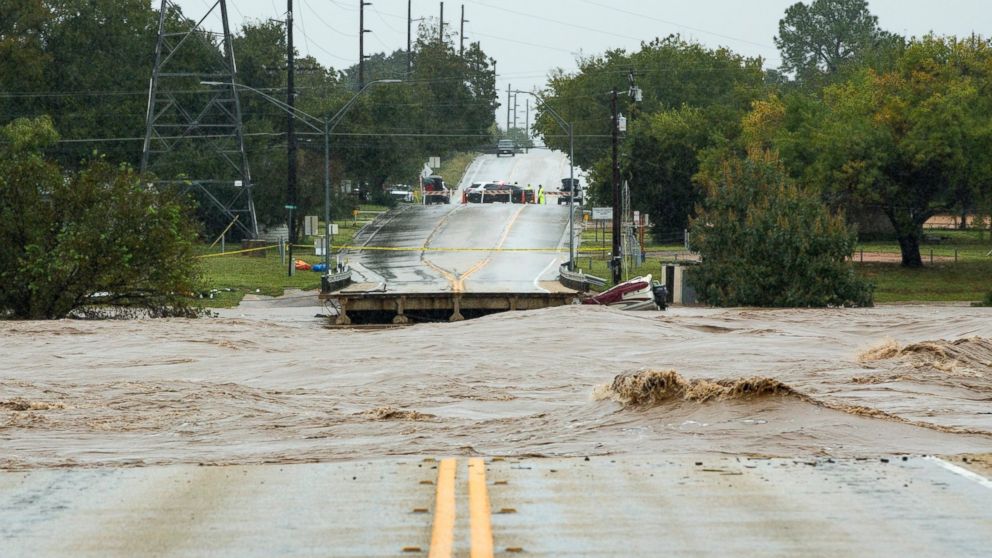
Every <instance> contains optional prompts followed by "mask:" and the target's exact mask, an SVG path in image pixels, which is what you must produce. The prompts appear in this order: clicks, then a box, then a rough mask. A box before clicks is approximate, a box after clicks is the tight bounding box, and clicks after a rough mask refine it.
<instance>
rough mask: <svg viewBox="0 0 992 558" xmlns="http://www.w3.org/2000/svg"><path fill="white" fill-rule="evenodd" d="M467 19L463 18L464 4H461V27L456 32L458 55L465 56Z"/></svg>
mask: <svg viewBox="0 0 992 558" xmlns="http://www.w3.org/2000/svg"><path fill="white" fill-rule="evenodd" d="M466 23H468V20H467V19H465V4H462V28H461V31H460V32H459V34H458V37H459V46H458V56H461V57H462V58H465V24H466Z"/></svg>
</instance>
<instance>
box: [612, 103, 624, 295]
mask: <svg viewBox="0 0 992 558" xmlns="http://www.w3.org/2000/svg"><path fill="white" fill-rule="evenodd" d="M610 110H611V111H612V112H613V126H612V128H613V129H612V130H611V135H612V137H613V265H612V267H613V284H614V285H618V284H620V281H621V277H623V269H622V266H623V254H621V253H620V240H621V238H620V237H621V234H622V232H621V226H620V225H621V220H622V219H623V215H622V214H621V209H622V208H621V206H620V113H619V111H618V109H617V90H616V88H615V87H614V88H613V91H612V92H611V94H610Z"/></svg>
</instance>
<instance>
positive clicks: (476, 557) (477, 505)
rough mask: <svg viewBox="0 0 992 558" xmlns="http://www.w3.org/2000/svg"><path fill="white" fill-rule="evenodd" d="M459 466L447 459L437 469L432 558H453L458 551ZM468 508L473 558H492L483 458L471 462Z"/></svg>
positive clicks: (490, 527) (489, 517) (489, 512)
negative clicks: (457, 479)
mask: <svg viewBox="0 0 992 558" xmlns="http://www.w3.org/2000/svg"><path fill="white" fill-rule="evenodd" d="M457 469H458V463H457V461H456V460H455V459H444V460H442V461H441V463H440V464H439V465H438V468H437V491H436V492H437V495H436V502H435V504H434V525H433V527H432V529H431V549H430V554H429V555H428V556H429V558H451V557H452V556H453V555H454V548H455V518H456V505H455V476H456V472H457ZM468 508H469V526H470V532H471V554H470V556H471V558H492V556H493V528H492V515H491V514H492V512H491V510H490V505H489V489H488V487H487V485H486V462H485V461H484V460H482V459H480V458H474V459H470V460H469V462H468Z"/></svg>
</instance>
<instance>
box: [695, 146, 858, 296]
mask: <svg viewBox="0 0 992 558" xmlns="http://www.w3.org/2000/svg"><path fill="white" fill-rule="evenodd" d="M700 180H701V182H702V183H703V185H704V186H705V188H706V190H707V197H706V199H705V201H704V202H703V206H702V208H701V209H700V212H699V215H698V217H697V218H696V219H694V220H693V222H692V226H691V228H692V236H691V240H692V247H693V249H694V250H696V251H698V252H699V253H700V254H701V256H702V263H701V264H700V265H699V266H697V267H696V268H695V269H693V270H692V271H691V272H690V275H689V280H690V281H691V283H692V284H693V285H694V286H695V287H696V289H697V291H698V292H699V295H700V298H701V299H702V300H703V301H704V302H707V303H709V304H713V305H715V306H768V307H826V306H870V305H871V304H872V287H871V286H870V285H869V284H867V283H865V282H864V281H862V280H861V279H859V278H858V277H856V276H855V274H854V271H853V269H852V267H851V264H850V263H849V262H848V261H847V259H848V258H849V257H850V256H851V254H852V253H853V251H854V246H855V235H854V234H853V233H852V232H851V231H850V230H849V229H848V227H847V225H846V224H845V222H844V219H843V217H842V216H840V215H835V214H831V213H830V212H829V210H828V209H827V208H826V207H825V206H824V205H823V203H822V201H821V199H820V197H819V195H818V194H817V193H816V192H814V191H812V190H810V189H807V188H803V187H800V186H798V185H797V184H795V183H794V182H793V181H792V180H791V179H790V178H788V176H787V174H786V172H785V170H784V168H783V166H782V164H781V163H780V161H779V160H778V157H777V155H775V154H773V153H768V152H761V151H754V152H752V153H751V154H750V155H749V156H748V158H747V159H745V160H729V161H723V162H722V164H721V168H719V169H718V170H716V171H715V172H710V173H708V174H702V175H700Z"/></svg>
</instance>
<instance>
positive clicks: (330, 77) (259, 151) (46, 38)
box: [0, 0, 497, 319]
mask: <svg viewBox="0 0 992 558" xmlns="http://www.w3.org/2000/svg"><path fill="white" fill-rule="evenodd" d="M149 4H150V3H149V2H148V0H4V1H3V2H0V318H6V317H13V318H31V319H42V318H62V317H65V316H69V315H76V316H79V315H85V314H86V313H87V312H90V311H91V310H92V309H93V308H100V307H104V308H106V307H113V308H130V309H132V311H142V312H145V313H148V314H151V315H157V316H161V315H183V316H185V315H195V314H197V310H196V308H195V307H194V306H193V303H192V298H191V296H192V293H194V292H195V291H196V289H197V288H198V286H199V281H200V275H199V274H200V270H199V266H198V265H197V264H196V260H195V259H194V257H193V256H194V254H195V251H196V240H197V236H200V237H201V238H202V237H203V236H204V235H205V234H210V235H212V236H213V235H216V234H217V233H218V232H219V231H220V230H221V229H223V228H224V227H225V226H226V225H227V223H226V222H224V220H220V219H218V218H217V212H210V211H207V209H208V206H207V204H206V203H202V202H203V200H202V199H199V200H198V199H196V198H194V197H193V196H192V194H191V191H187V192H183V191H182V190H181V189H173V188H169V187H162V186H159V187H151V188H150V187H149V186H148V185H149V184H150V183H156V180H155V179H156V178H157V179H162V180H173V181H176V180H178V181H179V182H180V183H181V182H182V180H184V179H186V180H191V179H193V178H199V179H209V178H210V177H212V176H218V175H222V174H223V173H225V172H229V171H227V170H226V167H225V169H222V168H220V167H224V165H225V164H226V163H225V162H223V161H221V160H220V158H219V157H216V156H211V155H210V154H209V153H203V152H201V151H205V150H204V149H203V148H200V151H198V148H197V146H196V145H194V144H187V145H185V146H177V148H176V149H175V150H174V152H173V153H172V154H171V156H169V157H163V158H161V160H159V161H156V163H155V164H154V165H150V166H149V173H148V174H146V175H141V174H140V173H139V172H137V171H136V170H135V169H137V168H139V166H140V162H141V156H142V145H143V139H144V134H145V114H146V107H147V105H148V92H149V90H148V85H149V78H150V77H151V73H152V66H153V62H154V52H155V45H156V40H157V35H158V25H159V16H160V14H159V13H158V12H157V11H156V10H155V9H153V8H152V7H150V5H149ZM164 18H165V22H166V27H167V30H168V31H170V32H175V31H181V30H187V29H190V28H191V27H192V24H193V23H194V22H193V21H192V20H190V19H188V18H187V17H186V15H184V14H183V13H182V12H181V11H179V10H178V9H176V8H174V7H172V8H170V9H169V12H168V13H166V14H164ZM191 37H192V39H190V41H189V44H188V45H186V47H185V48H184V49H183V50H182V51H177V54H176V58H175V60H173V63H174V69H178V70H182V69H184V68H188V69H189V70H190V71H193V70H195V69H197V68H201V69H202V68H203V61H204V60H208V59H210V60H217V59H218V57H219V56H220V52H221V51H220V49H219V45H218V44H217V42H216V41H213V40H212V39H211V36H209V35H208V34H207V33H206V32H202V33H200V32H198V33H195V34H193V35H191ZM232 43H233V48H234V51H235V56H236V59H237V63H238V68H239V70H240V71H239V73H238V76H237V79H238V81H239V82H240V83H241V84H243V85H246V86H248V87H250V88H253V89H256V90H259V91H261V92H263V93H265V94H267V95H271V96H272V97H276V98H283V99H284V98H285V95H286V89H287V71H286V69H287V60H286V53H287V50H288V49H287V44H288V41H287V36H286V33H285V26H284V25H283V24H282V23H279V22H271V21H257V22H248V23H246V24H245V25H243V27H242V28H241V29H240V30H238V32H237V34H236V36H234V38H233V41H232ZM453 44H454V42H453V40H451V37H446V38H445V39H443V40H442V39H441V38H440V36H439V33H438V32H437V29H436V27H434V28H432V25H431V23H430V22H426V23H425V24H423V25H422V27H421V29H420V31H419V37H418V39H417V41H416V44H415V46H414V48H413V52H412V64H411V66H410V67H409V70H408V67H407V53H406V52H405V51H396V52H392V53H380V54H377V55H374V56H372V58H371V59H370V60H368V61H367V62H366V67H367V72H366V77H367V80H369V81H371V80H376V79H385V78H388V79H398V80H401V82H400V83H397V84H395V85H393V84H391V85H390V86H388V87H386V86H384V87H377V88H374V89H370V90H368V92H367V93H366V94H364V95H362V96H361V97H360V98H358V99H357V100H356V102H355V103H354V104H353V105H352V108H351V110H350V112H349V113H348V114H347V117H346V118H345V119H343V120H342V121H341V122H340V124H339V125H338V127H337V128H336V130H335V135H334V136H332V139H331V144H332V150H333V158H332V160H331V163H330V168H331V170H332V173H333V176H334V181H335V183H336V184H341V183H342V182H343V181H345V180H349V181H351V182H352V183H354V184H356V185H359V186H360V187H362V188H367V189H371V190H373V191H374V190H381V187H382V186H384V185H386V184H389V183H393V182H397V183H412V182H414V181H415V180H416V178H417V177H418V175H419V173H420V171H421V169H422V167H423V164H424V162H425V161H426V160H427V158H428V157H429V156H435V155H440V156H442V157H443V156H445V155H447V154H450V153H452V152H456V151H463V150H469V149H472V148H475V147H476V146H479V145H482V144H488V143H491V141H492V139H491V138H493V137H494V133H495V130H496V128H495V109H496V108H497V105H496V86H495V73H494V70H493V64H494V61H493V60H492V59H490V58H489V57H488V56H487V55H486V54H485V52H484V51H483V50H482V48H481V47H480V45H479V44H478V43H472V44H471V45H468V46H467V48H466V49H465V52H464V54H460V53H458V52H456V51H455V49H454V47H453V46H452V45H453ZM294 62H295V66H296V68H297V69H298V72H297V74H298V75H297V80H296V84H297V87H298V94H297V96H296V106H297V107H298V108H299V109H300V110H302V111H304V112H305V113H308V114H311V115H314V116H316V117H318V118H325V117H328V116H331V115H334V114H336V113H337V112H338V111H339V110H340V109H341V108H342V107H344V106H345V104H346V103H348V102H349V101H351V100H352V99H353V98H355V95H356V92H357V91H358V83H357V81H358V80H357V68H355V67H349V68H344V69H335V68H332V67H325V66H322V65H321V64H320V63H319V62H318V61H317V60H315V59H314V58H312V57H309V56H300V55H298V54H297V56H296V59H295V60H294ZM210 87H211V86H210V85H207V84H203V83H200V81H199V80H198V79H195V78H191V79H189V80H188V83H185V84H184V87H183V89H182V90H179V91H176V92H174V95H175V96H176V97H177V98H178V97H183V98H187V97H188V98H197V97H203V96H205V95H209V94H210V93H211V92H210V90H209V88H210ZM241 100H242V109H243V110H242V112H243V115H244V121H243V125H244V132H245V136H246V146H247V152H248V160H249V165H250V167H251V170H252V175H253V181H254V186H255V189H254V193H255V195H254V199H255V207H256V208H257V213H258V218H259V221H260V222H261V223H262V224H279V223H283V222H285V219H286V212H285V210H284V205H285V204H286V202H287V197H286V190H287V188H286V177H287V166H288V161H287V158H286V157H287V155H286V143H287V138H288V134H287V127H288V125H287V115H286V113H285V112H284V111H283V110H282V109H280V108H279V107H278V106H276V105H274V104H272V103H271V102H270V101H268V100H266V99H265V98H264V97H262V96H259V95H256V94H253V93H250V92H242V93H241ZM299 129H302V127H299V126H298V130H299ZM299 137H300V140H301V149H300V152H299V160H298V168H299V184H298V201H297V204H298V206H299V209H300V211H299V212H297V215H298V216H300V217H302V216H303V215H306V214H320V213H322V211H320V209H321V208H323V196H324V191H323V176H324V157H323V138H322V137H314V136H308V135H306V134H304V133H300V134H299ZM334 196H335V200H334V201H335V203H334V208H335V212H336V214H337V215H341V214H344V213H346V212H350V210H351V209H352V207H354V206H355V205H356V204H357V200H356V199H355V198H354V197H352V196H347V195H345V194H343V193H342V192H340V191H337V192H335V194H334ZM198 202H200V203H198ZM197 211H198V213H197ZM125 315H127V314H125Z"/></svg>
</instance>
